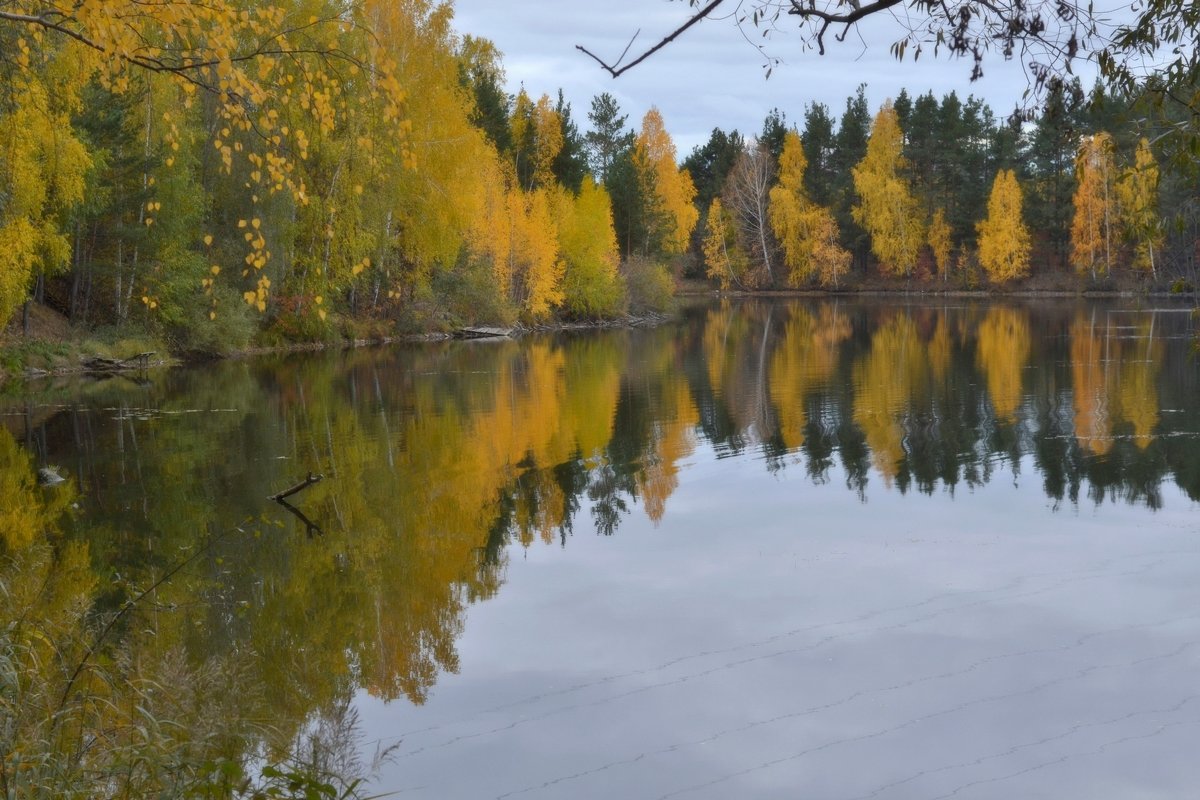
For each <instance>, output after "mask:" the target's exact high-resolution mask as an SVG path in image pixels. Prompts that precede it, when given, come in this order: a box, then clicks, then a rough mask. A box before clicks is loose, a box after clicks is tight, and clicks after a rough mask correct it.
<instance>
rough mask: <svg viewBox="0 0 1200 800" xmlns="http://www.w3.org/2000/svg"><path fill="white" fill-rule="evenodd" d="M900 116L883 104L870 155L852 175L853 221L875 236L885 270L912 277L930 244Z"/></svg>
mask: <svg viewBox="0 0 1200 800" xmlns="http://www.w3.org/2000/svg"><path fill="white" fill-rule="evenodd" d="M902 147H903V139H902V137H901V133H900V123H899V120H898V118H897V117H896V110H895V109H894V108H892V104H891V102H890V101H889V102H887V103H884V105H883V107H882V108H881V109H879V113H878V114H877V115H876V116H875V124H874V125H873V126H872V128H871V136H870V138H869V139H868V140H867V154H866V155H865V156H863V160H862V161H860V162H859V163H858V165H857V166H855V167H854V169H853V170H852V172H853V175H854V189H855V191H857V192H858V196H859V199H860V202H859V204H858V205H856V206H855V207H854V208H853V209H852V213H853V215H854V219H855V221H856V222H858V224H859V225H862V226H863V228H864V229H865V230H866V231H867V233H869V234H870V235H871V251H872V252H873V253H874V254H875V257H876V258H878V259H879V261H880V263H881V265H882V266H883V268H884V269H885V270H887V271H889V272H892V273H894V274H897V275H911V274H912V272H913V269H914V268H915V267H916V265H917V255H918V254H919V253H920V250H921V245H922V244H923V243H924V241H925V231H924V230H923V225H922V222H921V212H920V206H919V204H918V203H917V199H916V197H914V196H913V193H912V189H911V188H910V187H909V185H908V182H907V181H906V180H905V179H904V177H903V173H904V170H905V169H906V168H907V165H908V164H907V161H906V160H905V159H904V156H903V155H901V150H902Z"/></svg>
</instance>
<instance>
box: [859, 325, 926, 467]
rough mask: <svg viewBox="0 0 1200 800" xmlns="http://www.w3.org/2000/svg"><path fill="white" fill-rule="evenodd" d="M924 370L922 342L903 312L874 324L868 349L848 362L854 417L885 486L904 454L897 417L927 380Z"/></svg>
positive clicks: (901, 415)
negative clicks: (856, 360)
mask: <svg viewBox="0 0 1200 800" xmlns="http://www.w3.org/2000/svg"><path fill="white" fill-rule="evenodd" d="M928 370H929V362H928V360H927V357H926V352H925V348H924V347H923V346H922V343H921V339H920V336H919V334H918V333H917V327H916V325H915V324H914V323H913V320H912V317H911V316H909V315H908V314H895V315H893V316H892V317H891V318H889V319H888V320H887V321H886V322H884V323H883V324H882V325H880V326H879V328H878V329H877V330H876V331H875V334H874V335H873V336H872V337H871V350H870V352H869V353H868V354H867V356H866V357H865V358H864V359H863V360H862V361H860V362H859V363H857V364H855V366H854V389H855V395H854V421H855V423H857V424H858V426H859V427H860V428H862V431H863V435H864V436H865V437H866V440H867V445H868V446H869V447H870V448H871V460H872V462H873V463H874V465H875V468H876V469H877V470H879V473H880V475H882V476H883V480H884V482H885V483H886V484H887V485H888V486H890V485H891V483H892V481H893V480H894V479H895V477H896V475H897V474H898V472H899V468H900V463H901V461H903V459H904V458H905V451H904V438H905V436H904V428H903V427H902V425H901V418H902V417H903V416H904V415H905V413H906V412H907V411H908V406H909V404H910V403H911V402H912V400H913V398H914V396H915V395H916V393H917V391H918V389H919V387H922V386H925V385H927V384H928Z"/></svg>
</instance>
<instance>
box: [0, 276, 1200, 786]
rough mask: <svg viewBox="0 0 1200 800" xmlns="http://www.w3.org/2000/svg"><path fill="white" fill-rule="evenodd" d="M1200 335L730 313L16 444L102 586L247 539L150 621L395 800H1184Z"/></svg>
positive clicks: (256, 394) (315, 379) (138, 395)
mask: <svg viewBox="0 0 1200 800" xmlns="http://www.w3.org/2000/svg"><path fill="white" fill-rule="evenodd" d="M1192 328H1193V322H1192V320H1191V317H1190V316H1189V314H1188V313H1187V311H1186V309H1181V308H1177V307H1170V306H1163V307H1159V308H1157V309H1155V308H1139V309H1135V308H1131V307H1123V306H1118V305H1090V304H1082V303H1080V304H1070V303H1063V304H1053V303H1037V304H1026V305H1020V304H1014V305H999V304H982V303H981V304H973V303H965V302H952V303H945V304H941V303H936V304H935V303H929V304H916V305H906V304H904V303H903V302H900V301H897V300H895V299H889V300H882V301H879V302H869V301H867V302H862V301H859V302H846V301H842V302H805V301H779V302H744V303H731V304H723V305H714V306H708V307H703V308H696V309H693V310H691V311H689V312H688V313H687V314H686V315H685V319H684V321H683V322H682V323H681V324H679V325H676V326H668V327H663V328H659V329H654V330H632V331H611V332H601V333H589V334H586V335H571V336H556V337H546V338H538V337H534V338H527V339H524V340H522V341H519V342H509V341H506V342H479V343H446V344H431V345H421V346H411V347H395V348H389V349H380V350H359V351H352V352H345V353H332V354H321V355H295V356H288V357H285V358H268V359H258V360H252V361H245V362H235V363H224V364H219V365H216V366H212V367H206V368H202V369H186V370H183V369H181V370H173V371H170V372H166V373H161V374H155V375H153V376H151V377H150V378H149V380H148V382H145V383H143V384H140V385H139V384H136V383H133V382H128V381H125V380H115V381H109V382H104V383H98V384H88V385H79V386H75V387H72V388H70V389H68V390H66V394H65V396H64V397H63V399H62V400H61V401H60V402H55V403H52V404H46V403H39V402H31V403H30V404H29V406H28V407H27V408H25V409H18V410H14V411H13V412H12V413H10V415H9V416H7V417H5V418H4V419H5V422H6V424H7V427H8V429H9V430H10V431H11V433H5V432H4V431H2V430H0V439H3V438H9V439H10V443H11V441H17V442H20V443H21V445H22V447H23V448H24V449H25V450H26V451H27V452H29V453H32V454H33V455H32V459H31V460H30V461H31V463H33V464H35V465H41V464H55V465H59V466H61V467H62V469H63V471H64V473H65V474H67V475H68V477H69V479H70V482H69V486H68V488H67V489H66V491H70V492H72V493H73V494H72V500H71V503H73V505H74V508H73V509H71V510H70V513H67V514H66V515H65V516H64V519H63V521H62V526H63V528H64V530H63V535H64V536H66V537H68V538H73V539H77V540H81V541H84V542H86V543H87V544H88V545H89V547H90V553H91V557H92V560H93V563H94V568H95V571H96V573H97V575H100V576H106V577H107V576H119V577H120V578H121V579H122V580H126V581H135V580H139V579H140V580H145V579H146V577H147V576H154V575H157V574H160V573H161V572H162V571H163V570H164V569H166V568H167V567H169V566H170V565H171V564H172V563H174V562H175V561H176V560H177V559H178V558H179V555H180V554H181V553H187V552H191V551H193V550H194V548H195V547H196V546H197V543H199V542H201V541H211V540H213V539H215V540H216V544H215V545H214V546H213V548H212V549H211V551H210V552H209V553H208V554H207V555H206V556H205V557H204V558H203V559H201V560H200V561H198V562H196V563H195V564H194V565H192V566H190V567H189V568H188V571H187V574H186V575H182V574H181V576H180V578H179V579H178V580H177V581H175V584H174V587H173V588H172V587H170V586H169V587H167V588H166V589H164V593H168V594H169V593H171V592H174V594H173V595H172V596H170V597H169V598H167V599H169V600H170V602H169V603H167V602H166V601H165V600H164V602H163V603H162V604H161V606H160V610H159V611H157V612H156V613H159V614H161V616H162V619H161V620H160V621H158V622H156V624H162V625H164V626H167V627H171V628H172V629H175V630H178V631H179V633H178V636H179V637H180V639H181V641H183V642H184V643H185V645H186V647H187V648H188V650H189V651H190V652H192V653H193V655H196V656H200V655H203V654H205V653H210V652H225V651H230V650H239V649H240V650H245V651H247V652H252V653H253V654H254V657H253V665H254V666H253V669H254V670H255V671H256V674H258V675H259V676H260V677H261V679H262V680H263V682H264V683H265V684H266V685H267V687H268V688H267V689H266V697H265V703H266V707H268V708H270V709H272V713H274V714H277V715H278V716H279V718H280V724H281V725H284V726H287V725H291V726H293V727H295V728H296V729H297V730H298V729H301V728H303V727H304V726H306V725H307V726H313V725H316V724H318V722H319V721H320V720H321V719H323V718H325V717H328V716H329V715H331V714H332V713H333V710H334V709H337V708H340V707H344V706H345V705H346V704H350V705H351V706H352V707H353V708H354V709H355V710H356V711H357V714H358V726H357V729H356V735H355V737H353V739H352V745H351V746H352V747H353V748H355V749H357V750H358V751H359V752H361V753H362V754H363V755H364V760H369V757H370V755H371V754H373V753H375V752H377V751H380V750H387V751H388V758H387V759H386V760H385V762H384V763H383V766H382V768H381V771H380V772H379V774H378V777H377V780H376V783H375V786H374V788H377V789H378V790H379V791H393V792H401V793H402V794H401V796H416V797H428V798H493V797H494V798H516V797H520V798H559V797H569V798H613V797H622V798H626V797H627V798H667V797H687V798H732V797H737V798H775V797H780V798H817V799H818V800H825V799H828V800H843V799H844V800H850V799H851V798H884V800H886V799H888V798H921V799H922V800H931V799H932V798H949V797H954V798H963V800H970V799H971V798H976V799H978V798H1005V799H1007V798H1016V797H1020V798H1033V797H1046V798H1084V797H1087V798H1130V797H1138V798H1182V797H1191V796H1195V793H1196V791H1197V788H1196V787H1197V786H1200V761H1198V760H1197V758H1196V752H1197V745H1198V744H1200V579H1198V578H1200V517H1198V515H1197V510H1198V506H1197V500H1198V499H1200V438H1198V437H1200V366H1198V364H1197V360H1196V358H1195V356H1194V352H1193V349H1192V336H1193V330H1192ZM0 444H3V442H2V441H0ZM3 449H4V448H0V450H3ZM11 449H12V448H11V446H8V450H11ZM5 457H6V458H9V456H5ZM6 463H16V461H14V460H13V459H12V458H9V461H8V462H6ZM310 470H311V471H313V472H322V473H324V474H325V475H326V476H327V477H326V479H325V480H324V481H323V482H321V483H320V484H317V485H315V486H313V487H311V488H309V489H307V490H305V491H304V492H303V493H301V494H299V495H297V496H296V497H295V498H294V501H295V505H296V507H297V511H298V513H296V514H292V513H289V512H288V510H287V509H283V508H281V507H279V506H277V505H275V504H273V503H271V502H269V501H266V500H265V499H264V498H265V497H266V496H267V495H268V494H271V493H273V492H275V491H279V490H280V489H282V488H284V487H286V486H288V485H289V484H291V483H294V482H295V480H296V479H297V478H299V477H301V476H303V475H304V474H305V473H306V472H308V471H310ZM239 527H240V528H241V530H242V531H244V533H241V532H237V529H238V528H239ZM231 532H232V533H231ZM11 544H12V543H11V542H10V545H11ZM113 591H114V596H119V592H117V591H116V590H115V589H114V590H113Z"/></svg>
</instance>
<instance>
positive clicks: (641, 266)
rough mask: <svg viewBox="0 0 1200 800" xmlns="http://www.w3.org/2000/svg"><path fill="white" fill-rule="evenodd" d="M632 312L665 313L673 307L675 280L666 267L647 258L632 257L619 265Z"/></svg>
mask: <svg viewBox="0 0 1200 800" xmlns="http://www.w3.org/2000/svg"><path fill="white" fill-rule="evenodd" d="M621 272H622V273H623V274H624V276H625V287H626V291H627V293H628V296H629V310H630V311H631V312H633V313H634V314H637V313H645V312H647V311H654V312H658V313H667V312H669V311H671V310H672V309H673V308H674V307H675V280H674V278H672V277H671V273H670V272H669V271H668V270H667V268H666V267H665V266H664V265H663V264H660V263H658V262H657V261H652V260H650V259H648V258H640V257H636V256H635V257H633V258H630V259H629V260H628V261H626V262H625V263H624V264H623V265H622V266H621Z"/></svg>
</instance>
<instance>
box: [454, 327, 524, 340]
mask: <svg viewBox="0 0 1200 800" xmlns="http://www.w3.org/2000/svg"><path fill="white" fill-rule="evenodd" d="M513 330H514V329H513V328H489V327H486V326H479V327H473V328H459V329H458V330H456V331H455V332H454V336H455V338H457V339H500V338H507V337H510V336H512V335H513Z"/></svg>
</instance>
